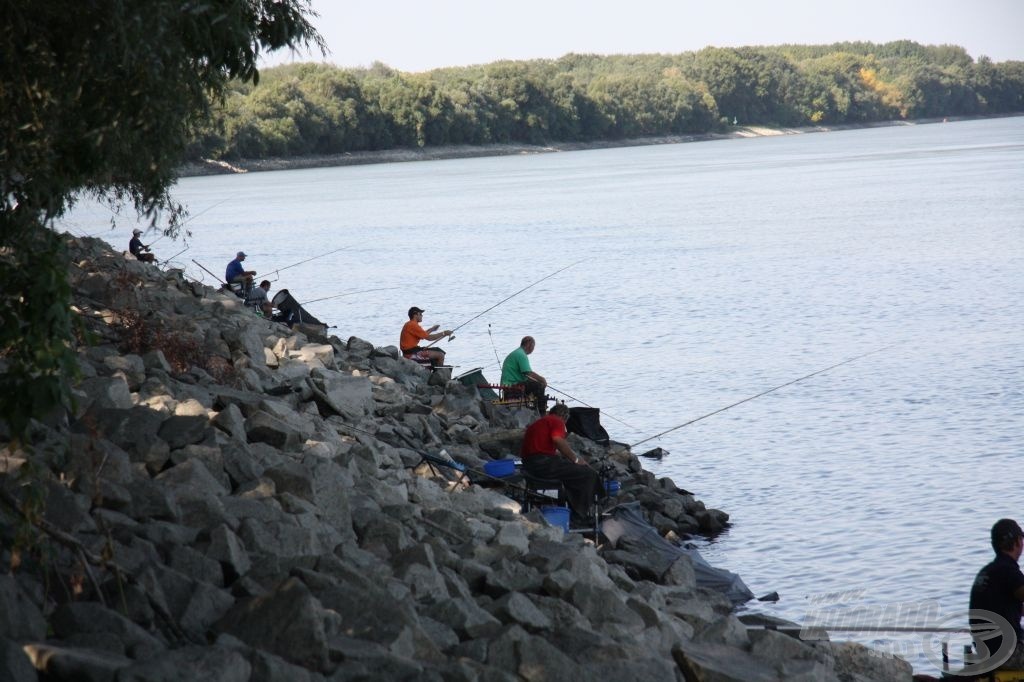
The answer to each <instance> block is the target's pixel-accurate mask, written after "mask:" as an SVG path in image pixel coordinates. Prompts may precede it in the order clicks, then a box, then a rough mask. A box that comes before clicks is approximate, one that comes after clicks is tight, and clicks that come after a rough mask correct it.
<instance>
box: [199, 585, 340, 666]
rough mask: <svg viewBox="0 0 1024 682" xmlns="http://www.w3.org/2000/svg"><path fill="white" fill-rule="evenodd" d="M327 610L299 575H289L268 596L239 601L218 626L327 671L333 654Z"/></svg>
mask: <svg viewBox="0 0 1024 682" xmlns="http://www.w3.org/2000/svg"><path fill="white" fill-rule="evenodd" d="M324 618H325V615H324V609H323V606H322V605H321V604H320V602H319V601H318V600H317V599H316V597H314V596H313V595H312V594H311V593H310V591H309V589H308V588H307V587H306V586H305V585H304V584H303V583H302V581H300V580H298V579H297V578H289V579H288V580H286V581H285V582H284V583H282V584H280V585H278V586H277V587H276V588H275V589H274V590H273V591H272V592H271V593H270V594H268V595H266V596H265V597H256V598H253V599H248V600H246V601H244V602H240V603H239V604H238V605H236V606H235V607H234V608H232V609H231V610H230V611H229V612H228V613H226V614H225V615H224V617H223V618H222V619H221V620H220V621H219V622H218V623H217V624H216V629H217V630H219V631H220V632H226V633H228V634H231V635H233V636H235V637H237V638H238V639H240V640H242V641H243V642H245V643H246V644H248V645H249V646H251V647H253V648H255V649H263V650H266V651H269V652H270V653H272V654H275V655H277V656H280V657H281V658H283V659H285V660H286V661H290V662H292V663H295V664H296V665H300V666H302V667H304V668H309V669H312V670H318V671H321V672H327V671H328V669H329V667H330V657H329V655H328V647H327V632H326V630H325V629H324Z"/></svg>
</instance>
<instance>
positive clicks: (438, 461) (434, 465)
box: [416, 452, 469, 492]
mask: <svg viewBox="0 0 1024 682" xmlns="http://www.w3.org/2000/svg"><path fill="white" fill-rule="evenodd" d="M421 464H426V465H427V467H428V468H429V469H430V471H431V472H432V473H433V474H434V475H435V476H438V477H440V478H446V477H445V476H444V475H443V474H442V473H441V470H440V469H439V468H438V467H443V468H445V469H452V470H453V471H457V472H459V475H458V477H456V479H455V480H454V481H452V485H451V486H450V487H449V488H448V492H451V491H452V490H454V489H455V488H458V487H459V486H461V485H462V483H463V481H468V477H467V471H468V469H469V467H467V466H466V465H465V464H463V463H461V462H456V461H455V460H454V459H445V458H444V457H438V456H436V455H428V454H426V453H423V452H421V453H420V461H419V464H417V465H416V466H417V467H419V466H420V465H421Z"/></svg>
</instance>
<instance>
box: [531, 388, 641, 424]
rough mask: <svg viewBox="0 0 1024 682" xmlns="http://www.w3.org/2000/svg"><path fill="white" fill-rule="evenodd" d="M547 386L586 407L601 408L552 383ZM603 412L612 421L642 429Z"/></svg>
mask: <svg viewBox="0 0 1024 682" xmlns="http://www.w3.org/2000/svg"><path fill="white" fill-rule="evenodd" d="M547 387H548V388H549V389H551V390H552V391H554V392H555V393H560V394H562V395H564V396H565V397H566V398H568V399H569V400H575V401H576V402H578V403H579V404H581V405H583V406H584V407H589V408H592V409H595V410H596V409H599V408H596V407H594V406H593V405H590V404H588V403H585V402H583V401H582V400H580V399H579V398H577V397H576V396H572V395H569V394H568V393H566V392H565V391H560V390H558V389H557V388H555V387H554V386H552V385H551V384H548V385H547ZM601 414H602V415H604V416H605V417H608V418H609V419H611V420H612V421H617V422H619V423H620V424H622V425H623V426H628V427H629V428H631V429H633V430H634V431H639V430H640V429H638V428H637V427H635V426H633V425H632V424H628V423H626V422H624V421H622V420H621V419H619V418H618V417H613V416H612V415H610V414H608V413H607V412H602V413H601Z"/></svg>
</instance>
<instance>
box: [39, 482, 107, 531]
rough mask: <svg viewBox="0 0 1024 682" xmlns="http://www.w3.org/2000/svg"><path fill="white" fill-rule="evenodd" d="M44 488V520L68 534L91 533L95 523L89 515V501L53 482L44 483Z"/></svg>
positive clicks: (83, 496)
mask: <svg viewBox="0 0 1024 682" xmlns="http://www.w3.org/2000/svg"><path fill="white" fill-rule="evenodd" d="M44 486H45V488H46V512H45V514H46V520H47V521H49V522H50V523H52V524H53V525H55V526H57V527H58V528H61V529H63V530H65V531H69V532H76V531H81V532H93V531H95V530H96V522H95V521H93V519H92V517H91V516H90V515H89V507H90V506H91V501H90V500H89V498H88V497H86V496H85V495H81V494H79V493H75V492H73V491H71V490H69V489H68V488H66V487H65V486H63V485H60V484H58V483H56V482H54V481H47V482H45V483H44Z"/></svg>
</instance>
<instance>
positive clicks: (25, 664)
mask: <svg viewBox="0 0 1024 682" xmlns="http://www.w3.org/2000/svg"><path fill="white" fill-rule="evenodd" d="M0 680H6V681H7V682H39V675H38V673H36V670H35V668H33V667H32V661H31V660H30V659H29V657H28V655H27V654H26V653H25V651H24V650H23V649H22V648H21V646H20V645H18V644H15V643H14V642H12V641H11V640H9V639H5V638H3V637H0Z"/></svg>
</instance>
